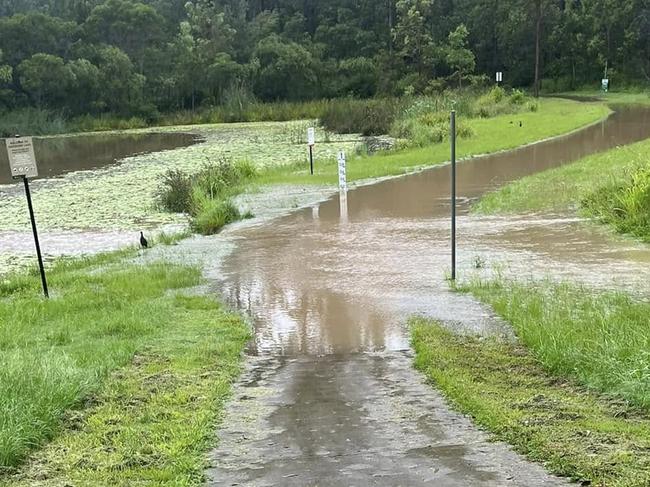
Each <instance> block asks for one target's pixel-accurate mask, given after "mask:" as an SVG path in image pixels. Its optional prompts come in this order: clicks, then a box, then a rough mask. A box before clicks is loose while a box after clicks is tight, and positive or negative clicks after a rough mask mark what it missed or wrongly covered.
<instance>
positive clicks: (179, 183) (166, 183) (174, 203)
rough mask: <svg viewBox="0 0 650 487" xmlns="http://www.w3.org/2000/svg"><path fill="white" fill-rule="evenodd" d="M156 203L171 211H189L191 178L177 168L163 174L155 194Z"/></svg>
mask: <svg viewBox="0 0 650 487" xmlns="http://www.w3.org/2000/svg"><path fill="white" fill-rule="evenodd" d="M156 200H157V201H158V205H159V206H160V207H161V208H162V209H163V210H166V211H169V212H171V213H189V212H190V207H191V202H192V178H191V177H190V176H189V175H188V174H186V173H185V172H183V171H181V170H179V169H171V170H169V171H167V172H166V173H165V175H164V176H163V183H162V187H161V188H160V189H159V190H158V193H157V194H156Z"/></svg>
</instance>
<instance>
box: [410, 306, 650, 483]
mask: <svg viewBox="0 0 650 487" xmlns="http://www.w3.org/2000/svg"><path fill="white" fill-rule="evenodd" d="M411 324H412V332H413V345H414V348H415V351H416V359H415V364H416V367H417V368H418V369H419V370H421V371H422V372H423V373H424V375H425V376H426V377H427V379H428V380H429V381H431V382H432V384H434V385H435V386H436V387H437V388H438V389H440V390H441V391H442V392H443V393H444V394H445V396H446V397H447V398H448V399H449V400H450V401H451V402H452V404H453V405H455V407H457V408H458V409H459V410H461V411H462V412H464V413H465V414H467V415H469V416H471V417H472V419H473V420H474V422H475V423H477V424H478V425H480V426H481V427H482V428H484V429H486V430H487V431H489V432H490V433H491V436H492V437H493V438H494V439H497V440H501V441H505V442H507V443H510V444H511V445H513V447H514V448H515V450H517V451H518V452H520V453H522V454H524V455H526V456H527V457H528V458H530V459H532V460H535V461H538V462H540V463H543V464H544V466H545V467H546V468H547V469H548V470H549V471H551V472H553V473H555V474H559V475H564V476H567V477H570V478H572V479H573V480H577V481H580V482H585V483H583V484H582V485H606V486H608V487H644V486H647V485H648V484H649V483H650V455H648V450H649V449H650V418H649V416H648V414H647V412H646V411H640V410H638V409H634V408H631V407H630V406H629V405H628V404H627V403H626V402H624V401H621V400H616V399H613V398H607V397H605V396H602V395H598V394H595V393H593V392H588V391H586V390H585V389H584V388H583V387H581V386H580V385H577V384H576V383H575V382H574V381H568V380H565V379H563V378H562V377H561V376H557V375H555V374H553V373H550V372H549V371H548V369H545V368H544V367H542V366H541V365H540V362H539V360H538V359H537V358H536V357H535V356H534V351H533V353H531V351H530V350H529V349H526V348H524V347H522V346H520V345H516V344H508V343H503V342H500V341H497V340H495V339H478V338H475V337H467V336H464V337H459V336H456V335H454V334H452V333H450V332H449V331H447V330H445V328H444V327H442V326H440V325H439V324H438V323H436V322H431V321H426V320H424V319H416V320H413V321H412V323H411ZM558 345H559V346H562V345H561V343H560V344H558ZM589 482H590V483H589Z"/></svg>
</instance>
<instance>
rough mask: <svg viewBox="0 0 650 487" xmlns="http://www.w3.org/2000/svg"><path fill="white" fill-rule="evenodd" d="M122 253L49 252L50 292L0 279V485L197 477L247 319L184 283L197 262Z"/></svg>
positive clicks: (27, 280) (20, 278) (30, 281)
mask: <svg viewBox="0 0 650 487" xmlns="http://www.w3.org/2000/svg"><path fill="white" fill-rule="evenodd" d="M133 255H135V251H134V250H125V251H121V252H117V253H112V254H105V255H99V256H96V257H93V258H90V259H84V260H69V261H61V262H59V263H57V264H56V265H54V266H53V268H51V269H50V271H49V273H48V277H49V281H50V288H51V293H52V296H53V297H52V298H51V299H50V300H43V299H42V298H41V297H40V289H39V280H38V277H37V274H36V273H34V272H32V273H29V274H13V275H10V276H8V277H6V278H5V279H4V280H2V281H1V282H0V418H2V420H1V421H0V484H3V485H5V484H6V485H38V484H42V485H52V484H56V485H59V484H61V485H70V484H74V485H132V484H136V483H154V484H160V483H169V484H173V485H198V484H200V483H201V482H202V480H203V472H204V468H205V459H204V455H205V451H206V450H207V449H208V448H209V446H210V445H211V444H212V442H213V440H214V430H215V425H216V422H217V421H218V419H219V416H220V412H221V410H222V407H223V402H224V400H225V398H226V397H227V395H228V394H229V391H230V384H231V382H232V380H233V379H234V378H235V377H236V375H237V374H238V372H239V366H240V358H241V352H242V350H243V347H244V344H245V342H246V340H247V338H248V336H249V330H248V327H247V326H246V325H245V324H244V323H243V322H242V320H241V318H240V317H239V316H237V315H234V314H231V313H229V312H227V311H225V310H224V309H222V308H221V307H220V305H219V304H218V303H217V302H215V301H214V300H213V299H211V298H209V297H199V296H190V295H187V294H184V292H183V289H184V288H188V287H191V286H195V285H197V284H200V283H201V275H200V271H199V269H197V268H194V267H188V266H177V265H170V264H163V263H154V264H148V265H137V264H134V263H128V262H127V261H125V260H124V259H127V258H130V257H132V256H133ZM48 442H49V443H48ZM25 461H26V462H27V463H26V464H25V465H23V466H22V467H21V464H23V463H24V462H25Z"/></svg>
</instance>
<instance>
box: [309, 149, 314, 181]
mask: <svg viewBox="0 0 650 487" xmlns="http://www.w3.org/2000/svg"><path fill="white" fill-rule="evenodd" d="M309 171H310V173H311V175H312V176H313V175H314V148H313V147H312V146H311V145H310V146H309Z"/></svg>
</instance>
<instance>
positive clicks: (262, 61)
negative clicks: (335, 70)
mask: <svg viewBox="0 0 650 487" xmlns="http://www.w3.org/2000/svg"><path fill="white" fill-rule="evenodd" d="M254 56H255V60H256V61H257V63H258V64H259V71H258V73H257V77H256V78H257V79H256V83H255V93H256V94H258V95H259V96H260V97H262V98H263V99H264V100H278V99H285V100H302V99H305V98H310V97H313V98H315V97H316V96H317V94H316V93H315V92H314V91H312V90H314V88H315V86H316V81H317V79H316V71H315V62H314V59H313V57H312V54H311V53H310V52H309V51H308V50H307V49H305V48H304V47H303V46H301V45H299V44H296V43H295V42H287V41H284V40H283V39H281V38H280V37H278V36H277V35H271V36H269V37H267V38H266V39H262V40H261V41H260V42H259V44H258V45H257V48H256V49H255V53H254Z"/></svg>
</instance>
